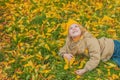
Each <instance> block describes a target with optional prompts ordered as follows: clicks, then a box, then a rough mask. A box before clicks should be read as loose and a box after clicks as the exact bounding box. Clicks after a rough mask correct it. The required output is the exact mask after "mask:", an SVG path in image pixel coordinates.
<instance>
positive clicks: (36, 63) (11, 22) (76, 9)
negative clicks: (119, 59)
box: [0, 0, 120, 80]
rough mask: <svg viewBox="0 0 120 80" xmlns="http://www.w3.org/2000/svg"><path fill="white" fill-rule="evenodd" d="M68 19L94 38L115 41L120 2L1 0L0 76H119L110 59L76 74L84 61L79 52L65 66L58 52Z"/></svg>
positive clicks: (97, 79)
mask: <svg viewBox="0 0 120 80" xmlns="http://www.w3.org/2000/svg"><path fill="white" fill-rule="evenodd" d="M70 18H71V19H74V20H76V21H78V22H79V23H80V24H82V25H83V26H84V27H85V28H86V29H87V30H88V31H90V32H91V33H92V34H93V35H94V36H95V37H97V38H100V37H103V36H104V37H108V38H113V39H119V40H120V0H0V80H119V79H120V68H118V67H117V66H116V65H115V64H114V63H113V62H112V61H108V62H105V63H103V62H101V63H100V64H99V66H98V67H97V68H96V69H94V70H93V71H90V72H88V73H86V74H84V75H83V76H77V75H75V74H74V71H75V70H77V69H80V68H83V67H84V64H85V62H86V61H87V60H88V59H87V58H86V57H83V58H80V57H81V56H78V57H76V58H75V61H74V62H73V64H72V66H71V67H68V69H64V67H65V65H66V63H65V61H64V59H63V58H62V57H60V56H58V52H59V49H60V48H61V47H62V46H63V45H64V42H65V37H66V33H65V30H64V28H65V23H66V22H67V21H68V19H70Z"/></svg>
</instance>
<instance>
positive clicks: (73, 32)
mask: <svg viewBox="0 0 120 80" xmlns="http://www.w3.org/2000/svg"><path fill="white" fill-rule="evenodd" d="M69 34H70V36H71V37H76V36H80V35H81V30H80V28H79V25H77V24H72V25H71V26H70V27H69Z"/></svg>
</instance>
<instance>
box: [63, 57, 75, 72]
mask: <svg viewBox="0 0 120 80" xmlns="http://www.w3.org/2000/svg"><path fill="white" fill-rule="evenodd" d="M64 60H65V63H66V64H65V66H64V69H65V70H66V69H68V68H70V67H71V66H72V64H73V62H74V61H75V57H73V58H72V59H71V60H70V61H68V59H67V58H65V57H64Z"/></svg>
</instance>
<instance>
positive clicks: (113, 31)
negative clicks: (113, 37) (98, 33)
mask: <svg viewBox="0 0 120 80" xmlns="http://www.w3.org/2000/svg"><path fill="white" fill-rule="evenodd" d="M108 32H109V33H115V32H116V30H115V29H111V28H109V29H108Z"/></svg>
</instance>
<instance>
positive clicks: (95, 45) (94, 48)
mask: <svg viewBox="0 0 120 80" xmlns="http://www.w3.org/2000/svg"><path fill="white" fill-rule="evenodd" d="M86 45H87V48H88V51H89V56H90V58H89V61H88V62H87V63H86V65H85V67H84V69H86V70H88V71H91V70H93V69H94V68H96V67H97V66H98V64H99V62H100V46H99V42H98V40H97V39H96V38H88V39H87V40H86Z"/></svg>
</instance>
